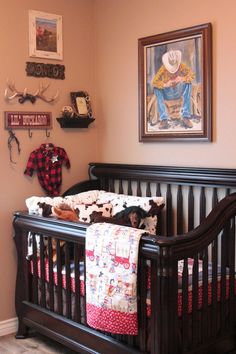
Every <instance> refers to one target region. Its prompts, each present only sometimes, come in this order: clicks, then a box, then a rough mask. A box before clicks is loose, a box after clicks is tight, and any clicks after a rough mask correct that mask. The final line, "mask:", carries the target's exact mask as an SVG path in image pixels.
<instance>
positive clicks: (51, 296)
mask: <svg viewBox="0 0 236 354" xmlns="http://www.w3.org/2000/svg"><path fill="white" fill-rule="evenodd" d="M52 257H53V252H52V239H51V237H48V267H49V284H48V290H49V308H50V310H52V311H54V279H53V259H52Z"/></svg>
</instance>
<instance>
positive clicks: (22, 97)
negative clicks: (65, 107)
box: [5, 80, 59, 104]
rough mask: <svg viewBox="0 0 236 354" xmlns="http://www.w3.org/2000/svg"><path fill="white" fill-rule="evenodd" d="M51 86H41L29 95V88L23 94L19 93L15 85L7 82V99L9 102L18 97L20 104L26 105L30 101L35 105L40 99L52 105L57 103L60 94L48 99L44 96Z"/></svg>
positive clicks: (57, 93)
mask: <svg viewBox="0 0 236 354" xmlns="http://www.w3.org/2000/svg"><path fill="white" fill-rule="evenodd" d="M49 86H50V84H49V83H48V84H46V85H43V84H40V85H39V88H38V90H37V91H36V92H35V93H33V94H31V93H27V88H25V89H24V90H23V91H22V92H21V91H18V90H17V89H16V87H15V83H14V82H11V81H9V80H7V88H6V89H5V98H6V99H7V100H9V101H10V100H13V99H14V98H16V97H18V102H19V103H21V104H22V103H24V102H25V101H30V102H31V103H35V102H36V99H37V98H39V99H41V100H43V101H45V102H47V103H52V102H53V101H55V100H56V99H57V97H58V95H59V92H58V91H57V92H56V94H55V95H54V96H52V97H46V96H45V95H44V92H45V91H46V90H47V89H48V87H49Z"/></svg>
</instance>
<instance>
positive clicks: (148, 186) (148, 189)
mask: <svg viewBox="0 0 236 354" xmlns="http://www.w3.org/2000/svg"><path fill="white" fill-rule="evenodd" d="M151 195H152V193H151V185H150V182H147V185H146V196H147V197H151Z"/></svg>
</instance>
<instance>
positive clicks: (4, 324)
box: [0, 318, 18, 337]
mask: <svg viewBox="0 0 236 354" xmlns="http://www.w3.org/2000/svg"><path fill="white" fill-rule="evenodd" d="M17 328H18V319H17V318H11V319H9V320H6V321H1V322H0V337H2V336H6V335H7V334H12V333H16V332H17Z"/></svg>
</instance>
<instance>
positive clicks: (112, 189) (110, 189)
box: [103, 179, 115, 193]
mask: <svg viewBox="0 0 236 354" xmlns="http://www.w3.org/2000/svg"><path fill="white" fill-rule="evenodd" d="M103 189H105V187H104V188H103ZM108 190H109V191H110V192H112V193H114V192H115V182H114V180H113V179H109V189H108Z"/></svg>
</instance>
